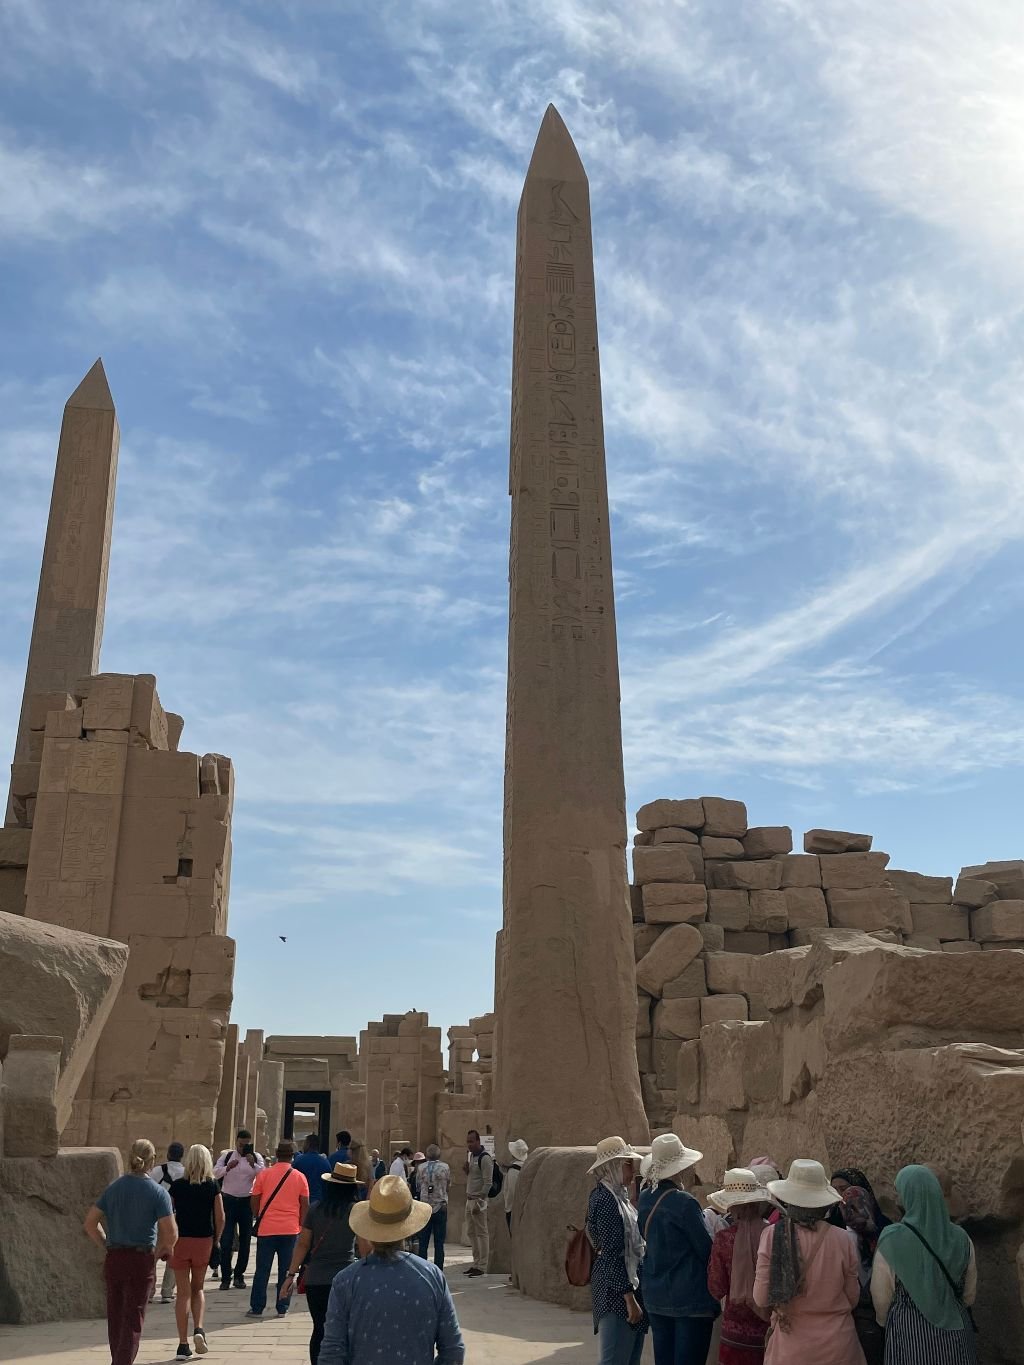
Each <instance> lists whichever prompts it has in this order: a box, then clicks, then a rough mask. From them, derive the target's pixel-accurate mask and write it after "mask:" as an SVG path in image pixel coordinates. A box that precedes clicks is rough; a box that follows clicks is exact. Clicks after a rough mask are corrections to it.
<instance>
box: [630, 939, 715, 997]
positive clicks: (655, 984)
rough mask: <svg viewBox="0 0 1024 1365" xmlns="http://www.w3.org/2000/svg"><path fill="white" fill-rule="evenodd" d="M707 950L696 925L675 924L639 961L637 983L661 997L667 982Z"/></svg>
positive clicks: (642, 988) (649, 992)
mask: <svg viewBox="0 0 1024 1365" xmlns="http://www.w3.org/2000/svg"><path fill="white" fill-rule="evenodd" d="M703 949H704V940H703V938H702V937H701V934H700V931H699V930H698V929H695V928H694V927H693V925H692V924H674V925H673V926H672V927H671V928H670V929H666V930H665V932H664V933H663V934H662V935H661V936H660V937H659V939H658V941H657V943H656V944H655V945H654V947H653V948H652V949H651V951H650V952H649V953H647V954H645V956H644V957H642V958H641V959H640V961H639V962H638V963H637V968H636V984H637V986H638V987H639V988H640V990H642V991H646V992H647V994H648V995H653V996H658V997H660V996H661V993H662V991H663V989H664V987H665V985H666V983H667V982H669V981H671V980H673V978H674V977H677V976H679V975H680V973H681V972H682V971H683V970H684V969H685V968H686V967H688V966H689V965H690V963H691V962H692V961H693V959H694V958H695V957H696V956H697V954H698V953H700V952H702V951H703Z"/></svg>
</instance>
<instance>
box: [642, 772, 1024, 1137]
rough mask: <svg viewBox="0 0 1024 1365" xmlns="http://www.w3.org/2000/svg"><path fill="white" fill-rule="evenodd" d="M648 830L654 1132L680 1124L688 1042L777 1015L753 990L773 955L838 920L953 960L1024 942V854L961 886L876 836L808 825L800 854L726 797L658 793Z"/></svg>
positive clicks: (646, 1069)
mask: <svg viewBox="0 0 1024 1365" xmlns="http://www.w3.org/2000/svg"><path fill="white" fill-rule="evenodd" d="M637 826H638V829H639V833H638V834H637V835H636V837H635V840H634V848H633V872H634V875H633V886H632V888H631V897H632V906H633V921H634V923H633V934H634V948H635V956H636V960H637V1026H636V1034H637V1059H638V1062H639V1066H640V1073H641V1084H642V1088H643V1094H644V1103H645V1107H646V1109H647V1115H648V1119H649V1121H650V1123H651V1126H652V1129H653V1130H654V1131H659V1130H662V1131H663V1130H664V1129H666V1128H667V1127H668V1126H670V1124H671V1122H672V1114H673V1111H674V1092H675V1075H676V1061H677V1058H678V1055H679V1052H680V1049H681V1046H682V1044H683V1042H685V1041H686V1040H692V1039H696V1038H697V1037H698V1036H699V1035H700V1031H701V1028H702V1027H704V1026H706V1025H708V1024H712V1023H717V1022H720V1021H723V1020H752V1021H757V1020H761V1019H764V1018H765V1017H766V1014H765V1005H764V1001H763V999H762V998H761V995H760V993H759V991H758V989H757V988H756V986H753V985H752V984H751V982H752V980H753V977H752V972H753V969H754V966H755V964H756V961H757V959H758V958H759V957H761V956H762V955H764V954H767V953H771V952H774V951H778V950H783V949H788V948H791V947H799V946H802V945H806V944H809V943H812V942H813V941H814V940H815V939H816V938H818V937H820V935H821V933H822V931H823V930H824V931H827V930H829V929H833V928H835V929H856V930H861V931H864V932H865V933H868V934H871V935H873V936H875V937H877V938H879V939H880V940H883V941H888V942H890V943H899V944H903V943H905V944H908V945H909V946H911V947H916V948H921V949H927V950H929V951H933V952H943V953H951V954H971V953H977V952H981V951H982V950H991V949H997V948H1005V947H1018V946H1024V862H1022V861H1015V862H1004V863H986V864H983V865H981V866H977V867H966V868H963V869H962V870H961V872H960V875H959V877H958V878H957V880H956V884H955V886H954V881H953V878H952V877H929V876H924V875H922V874H920V873H917V872H912V871H905V870H900V869H894V868H890V867H889V865H888V864H889V855H888V854H887V853H879V852H876V851H874V850H873V849H872V842H873V841H872V836H871V835H870V834H856V833H849V832H846V831H838V830H823V829H816V830H809V831H808V832H807V833H806V834H805V835H804V839H803V847H804V851H803V852H802V853H794V852H793V836H792V831H791V830H790V829H789V828H788V827H786V826H755V827H751V826H750V825H749V824H748V821H747V810H746V806H745V805H744V804H743V802H741V801H734V800H725V799H723V798H720V797H700V798H696V799H687V800H659V801H653V802H651V803H650V804H649V805H646V806H644V807H642V808H641V810H640V811H639V812H638V813H637ZM965 1036H969V1034H968V1035H965Z"/></svg>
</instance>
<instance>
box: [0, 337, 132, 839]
mask: <svg viewBox="0 0 1024 1365" xmlns="http://www.w3.org/2000/svg"><path fill="white" fill-rule="evenodd" d="M119 441H120V433H119V430H118V425H117V416H116V414H115V412H114V400H113V399H112V398H111V396H110V389H109V388H108V387H107V377H106V375H105V374H104V372H103V364H102V362H101V361H99V360H97V361H96V363H95V365H93V367H92V369H91V370H90V371H89V373H88V374H87V375H86V376H85V378H84V379H83V380H82V382H81V384H79V386H78V388H77V389H76V390H75V391H74V393H73V394H72V395H71V397H70V398H69V399H68V401H67V404H66V405H65V408H64V420H63V422H62V423H61V429H60V443H59V445H58V447H57V467H56V470H55V472H54V476H53V493H52V496H51V499H50V518H49V521H48V522H47V526H46V542H45V544H44V546H43V562H42V569H41V571H40V574H39V591H38V594H37V597H36V612H35V618H34V620H33V622H32V636H31V641H30V644H29V651H28V666H27V668H26V671H25V691H24V694H23V697H22V704H21V718H20V720H19V721H18V734H17V739H16V741H15V749H14V769H13V772H12V784H11V795H10V797H9V799H8V804H7V824H9V825H18V824H20V825H31V824H32V823H33V820H32V809H31V806H30V805H29V804H28V803H27V802H26V801H25V800H23V799H22V798H19V797H18V796H17V795H16V793H15V790H14V788H15V786H17V785H18V784H19V781H20V782H21V783H23V784H24V783H25V782H27V783H28V785H31V780H30V779H29V778H28V775H27V774H26V772H25V770H24V768H23V765H34V766H35V767H36V769H38V764H39V760H40V758H41V753H39V752H38V751H37V750H36V749H33V747H32V745H33V741H32V738H31V731H30V727H29V708H30V706H31V704H32V698H33V697H36V696H39V695H41V694H44V693H45V694H59V695H63V694H67V693H70V692H72V691H73V690H74V684H75V682H76V680H77V679H78V678H82V677H85V676H86V675H87V674H90V673H95V672H96V671H97V669H98V668H99V655H100V640H101V638H102V636H103V608H104V602H105V599H106V592H107V563H108V560H109V557H110V531H111V525H112V522H113V516H114V485H115V481H116V478H117V451H118V444H119ZM60 709H63V706H62V705H61V706H60ZM39 728H40V729H41V728H42V727H41V726H40V727H39ZM29 800H31V798H29Z"/></svg>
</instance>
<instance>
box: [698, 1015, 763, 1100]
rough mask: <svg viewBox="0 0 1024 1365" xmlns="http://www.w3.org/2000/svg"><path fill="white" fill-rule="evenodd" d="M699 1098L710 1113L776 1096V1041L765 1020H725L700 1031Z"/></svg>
mask: <svg viewBox="0 0 1024 1365" xmlns="http://www.w3.org/2000/svg"><path fill="white" fill-rule="evenodd" d="M700 1074H701V1101H702V1104H703V1106H704V1108H706V1109H708V1110H711V1111H712V1112H715V1111H717V1112H719V1113H720V1112H721V1111H723V1110H730V1109H747V1108H748V1107H749V1106H750V1104H751V1103H754V1104H757V1103H766V1102H770V1101H772V1100H777V1099H778V1098H779V1087H780V1081H781V1065H780V1056H779V1047H778V1042H777V1040H776V1038H775V1033H774V1030H773V1028H772V1026H771V1024H769V1023H763V1022H748V1021H743V1020H736V1019H733V1020H726V1021H723V1022H722V1023H717V1024H709V1025H708V1026H707V1027H706V1028H703V1029H701V1033H700Z"/></svg>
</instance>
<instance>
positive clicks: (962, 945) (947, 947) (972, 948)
mask: <svg viewBox="0 0 1024 1365" xmlns="http://www.w3.org/2000/svg"><path fill="white" fill-rule="evenodd" d="M941 947H942V951H943V952H944V953H980V952H981V949H982V945H981V944H980V943H975V942H974V941H973V940H972V939H956V940H955V941H953V942H950V943H943V944H942V945H941Z"/></svg>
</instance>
